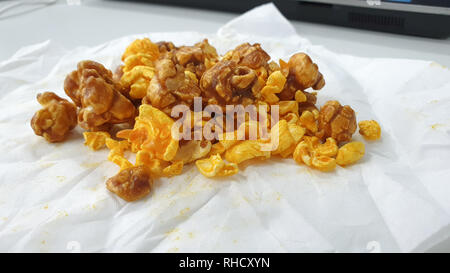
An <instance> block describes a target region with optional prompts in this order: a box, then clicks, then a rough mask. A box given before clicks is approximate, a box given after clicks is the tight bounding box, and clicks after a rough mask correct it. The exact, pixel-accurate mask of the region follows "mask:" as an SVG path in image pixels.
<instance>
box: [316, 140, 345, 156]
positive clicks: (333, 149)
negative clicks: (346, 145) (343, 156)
mask: <svg viewBox="0 0 450 273" xmlns="http://www.w3.org/2000/svg"><path fill="white" fill-rule="evenodd" d="M338 149H339V147H338V146H337V143H336V140H335V139H334V138H332V137H329V138H327V140H326V141H325V143H323V144H320V145H319V146H318V147H317V148H316V149H315V150H314V151H315V152H316V154H318V155H324V156H328V157H334V156H336V155H337V153H338Z"/></svg>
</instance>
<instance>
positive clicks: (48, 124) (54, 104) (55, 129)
mask: <svg viewBox="0 0 450 273" xmlns="http://www.w3.org/2000/svg"><path fill="white" fill-rule="evenodd" d="M37 101H38V102H39V103H40V104H41V105H42V106H43V108H42V109H41V110H39V111H37V112H36V113H35V114H34V116H33V118H32V119H31V128H33V130H34V133H35V134H36V135H38V136H43V137H44V138H45V139H46V140H47V141H48V142H60V141H63V140H64V139H65V138H66V136H67V133H68V132H69V131H70V130H72V129H73V128H75V126H77V108H76V106H75V105H74V104H73V103H71V102H69V101H67V100H66V99H63V98H60V97H59V96H58V95H56V94H55V93H53V92H45V93H42V94H38V95H37Z"/></svg>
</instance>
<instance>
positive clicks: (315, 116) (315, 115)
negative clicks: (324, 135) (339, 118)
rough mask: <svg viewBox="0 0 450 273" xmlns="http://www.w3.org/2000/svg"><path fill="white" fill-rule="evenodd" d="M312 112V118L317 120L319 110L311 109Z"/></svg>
mask: <svg viewBox="0 0 450 273" xmlns="http://www.w3.org/2000/svg"><path fill="white" fill-rule="evenodd" d="M312 113H313V116H314V119H315V120H318V119H319V114H320V112H319V110H317V109H314V110H312Z"/></svg>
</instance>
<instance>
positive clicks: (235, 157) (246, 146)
mask: <svg viewBox="0 0 450 273" xmlns="http://www.w3.org/2000/svg"><path fill="white" fill-rule="evenodd" d="M262 145H263V143H262V142H260V141H258V140H245V141H242V142H239V143H238V144H236V145H234V146H232V147H231V148H230V149H228V150H227V151H226V152H225V159H226V160H227V161H229V162H233V163H236V164H239V163H241V162H243V161H246V160H249V159H252V158H260V159H267V158H270V151H261V146H262Z"/></svg>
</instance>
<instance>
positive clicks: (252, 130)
mask: <svg viewBox="0 0 450 273" xmlns="http://www.w3.org/2000/svg"><path fill="white" fill-rule="evenodd" d="M261 126H264V125H263V124H260V123H259V122H258V121H256V120H248V121H246V122H244V123H242V124H241V125H239V128H238V129H237V135H236V137H237V138H238V139H240V140H243V139H259V138H261V136H262V135H263V131H262V128H261ZM266 133H267V134H268V130H266ZM228 136H231V135H230V134H228ZM267 137H268V136H267Z"/></svg>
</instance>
